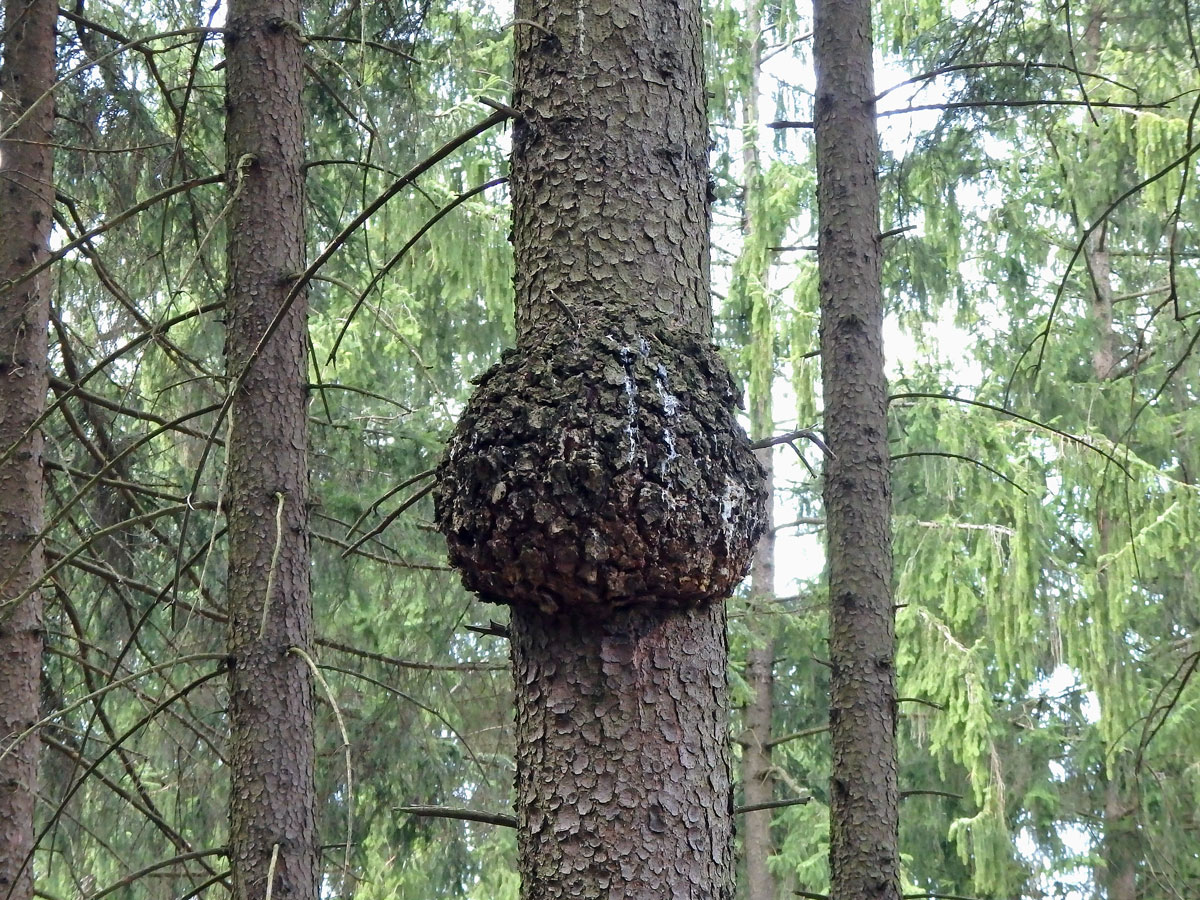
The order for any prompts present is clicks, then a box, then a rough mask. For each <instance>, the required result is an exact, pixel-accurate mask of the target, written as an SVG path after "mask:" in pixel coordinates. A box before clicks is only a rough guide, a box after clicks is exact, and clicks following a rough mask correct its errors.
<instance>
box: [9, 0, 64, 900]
mask: <svg viewBox="0 0 1200 900" xmlns="http://www.w3.org/2000/svg"><path fill="white" fill-rule="evenodd" d="M57 15H58V6H57V4H55V3H53V2H48V0H8V2H7V3H6V4H5V9H4V29H5V30H4V35H3V39H4V56H3V63H2V67H0V94H2V95H3V103H4V106H3V108H2V109H0V133H3V139H0V285H4V282H5V281H8V280H15V279H16V278H18V277H19V276H20V275H22V274H23V273H24V272H27V271H28V270H30V269H32V268H33V267H34V266H35V265H37V264H39V263H41V262H43V261H44V260H45V258H46V255H47V253H48V247H49V239H50V228H51V225H52V224H53V221H54V219H53V212H54V149H53V147H52V146H51V141H52V140H53V132H54V103H53V99H52V98H51V97H49V96H43V95H44V94H46V92H47V91H48V90H49V89H50V87H51V86H52V85H53V84H54V22H55V18H56V17H57ZM35 104H36V105H35ZM49 303H50V273H49V272H43V273H42V274H40V275H38V276H36V277H34V278H31V279H28V280H27V281H23V282H21V283H20V284H17V285H15V286H0V454H2V455H4V457H5V459H4V461H3V462H0V752H2V753H4V759H3V761H0V894H3V896H5V897H9V898H12V900H27V898H29V897H32V896H33V863H32V860H31V859H30V854H32V852H33V837H34V828H33V817H34V808H35V805H36V799H37V761H38V749H39V747H40V742H39V739H38V736H37V735H36V734H32V735H30V736H28V737H26V738H25V739H24V740H22V741H21V742H20V743H19V744H18V745H17V746H13V745H12V742H13V740H14V738H15V737H16V736H17V735H19V734H21V732H23V731H25V730H26V729H27V728H29V727H30V726H31V725H33V723H34V722H36V721H37V720H38V718H39V707H40V686H41V673H42V636H43V630H44V626H43V623H42V595H41V592H40V590H38V589H36V587H35V586H36V585H37V583H38V581H39V580H40V579H41V577H42V573H43V571H44V564H43V559H44V553H43V547H42V542H41V540H40V534H41V531H42V527H43V524H44V511H43V483H42V432H41V430H40V429H35V430H33V431H31V430H30V429H31V428H32V426H33V424H34V423H35V422H36V421H37V420H38V418H39V417H40V416H41V414H42V411H43V409H44V408H45V404H46V392H47V389H48V382H47V368H46V340H47V338H46V327H47V320H48V312H49Z"/></svg>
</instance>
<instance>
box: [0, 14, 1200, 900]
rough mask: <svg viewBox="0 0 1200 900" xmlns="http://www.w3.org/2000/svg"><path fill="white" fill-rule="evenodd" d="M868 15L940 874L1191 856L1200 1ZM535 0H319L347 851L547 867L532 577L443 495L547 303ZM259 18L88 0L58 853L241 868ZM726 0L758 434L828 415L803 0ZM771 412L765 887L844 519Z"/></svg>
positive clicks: (119, 888) (920, 814) (85, 878)
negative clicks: (240, 155) (492, 550)
mask: <svg viewBox="0 0 1200 900" xmlns="http://www.w3.org/2000/svg"><path fill="white" fill-rule="evenodd" d="M875 15H876V42H877V50H878V54H879V68H878V72H879V75H878V78H879V84H878V90H879V93H880V109H881V114H880V115H881V119H880V122H881V127H882V128H883V129H884V135H885V139H884V144H883V147H884V150H883V153H882V155H881V161H880V163H881V164H880V187H881V191H882V196H883V221H882V222H881V229H882V231H883V232H884V234H885V235H886V237H885V239H884V247H885V251H886V254H885V268H884V291H885V298H886V302H887V309H888V314H889V323H890V330H891V334H892V336H893V337H894V338H899V336H901V335H903V336H904V337H903V340H897V343H901V344H903V345H904V346H905V347H906V350H905V352H903V353H902V354H898V355H893V357H892V364H891V368H890V371H889V378H890V384H889V392H890V395H891V399H890V441H891V446H892V451H893V452H892V459H893V468H892V477H893V494H894V522H895V547H894V556H895V560H896V603H897V606H898V613H897V632H898V638H899V650H898V653H899V655H898V663H899V678H900V695H901V697H902V698H903V699H902V702H901V723H900V732H899V738H900V740H899V753H900V769H899V776H900V786H901V797H902V807H901V851H902V863H903V879H904V884H905V890H906V892H907V893H910V894H915V895H921V896H924V895H955V896H971V897H979V898H997V900H999V898H1018V897H1021V898H1025V897H1030V898H1033V897H1039V898H1047V900H1049V898H1061V900H1078V898H1086V897H1104V898H1108V900H1136V898H1147V900H1152V898H1179V900H1194V898H1195V897H1197V896H1200V813H1198V812H1197V811H1198V810H1200V745H1198V742H1197V741H1196V735H1198V734H1200V709H1198V702H1200V694H1198V692H1197V688H1196V684H1195V678H1194V673H1195V670H1196V667H1197V665H1198V663H1200V646H1198V645H1197V637H1196V633H1197V629H1198V628H1200V599H1198V593H1197V592H1198V589H1200V585H1198V584H1197V579H1198V578H1200V572H1198V571H1197V569H1198V567H1200V561H1198V557H1197V551H1196V549H1195V548H1196V547H1197V545H1198V544H1200V497H1198V495H1197V487H1196V486H1195V484H1194V482H1195V479H1196V477H1197V472H1198V469H1200V458H1198V454H1200V443H1198V442H1200V411H1198V410H1197V391H1198V390H1200V380H1198V379H1200V372H1198V370H1197V361H1196V357H1195V354H1194V350H1195V345H1196V342H1197V340H1198V339H1200V325H1198V319H1197V314H1198V313H1200V292H1198V290H1197V288H1198V285H1200V280H1198V272H1197V260H1198V258H1200V250H1198V249H1197V248H1198V247H1200V242H1198V241H1197V223H1198V216H1200V208H1198V204H1197V201H1196V197H1197V191H1196V189H1195V180H1196V177H1197V175H1198V174H1200V173H1198V172H1197V169H1196V161H1195V160H1196V155H1195V154H1196V152H1197V150H1200V143H1198V142H1197V141H1198V140H1200V138H1198V136H1197V135H1196V133H1195V132H1196V129H1195V122H1196V115H1197V111H1198V110H1200V49H1198V46H1197V44H1198V41H1200V35H1198V32H1200V12H1198V11H1197V10H1196V9H1194V8H1193V5H1192V4H1191V3H1189V2H1188V0H1170V2H1163V0H1154V2H1151V0H1089V2H1075V3H1069V4H1060V3H1057V2H1034V3H1026V2H1016V0H991V2H982V0H981V2H945V3H943V2H939V0H884V2H881V3H878V4H876V7H875ZM506 16H507V13H504V12H500V11H497V10H496V9H495V8H494V7H493V6H492V5H491V4H483V3H473V2H452V3H448V4H444V3H438V2H428V3H424V4H414V5H405V4H402V3H399V2H392V0H385V2H376V3H370V4H360V3H355V2H346V3H343V2H333V3H328V4H322V3H319V2H309V3H306V4H305V8H304V14H303V30H304V32H305V35H306V46H305V89H304V99H305V103H306V107H307V115H308V118H307V122H306V123H305V131H306V147H305V158H306V178H307V184H306V187H307V198H308V207H307V210H306V214H307V220H308V235H307V242H308V246H307V259H309V260H313V259H318V258H321V257H322V256H324V255H325V254H326V253H328V258H327V261H325V263H324V265H323V266H322V268H321V269H320V270H319V271H318V272H317V273H316V274H315V275H314V277H313V279H312V281H311V284H310V291H309V303H310V312H309V318H308V322H309V329H310V335H311V353H310V354H309V360H308V365H309V373H310V376H309V377H310V390H311V397H312V402H311V406H310V427H311V451H310V467H311V482H312V493H313V511H312V514H311V537H312V549H313V554H314V565H313V568H312V575H313V596H314V602H315V607H316V623H317V639H316V648H317V650H318V651H319V652H318V658H319V671H320V672H321V678H320V679H319V689H318V699H319V705H318V709H317V719H318V727H317V734H318V755H317V776H318V782H317V784H318V796H319V801H320V822H319V827H320V833H321V835H322V843H323V846H324V849H325V855H324V857H323V860H322V872H323V876H322V877H323V884H324V886H325V890H326V891H327V892H328V894H329V895H331V896H333V895H339V896H350V895H351V894H353V895H354V896H356V897H359V898H364V900H385V898H387V900H399V898H427V897H433V896H461V897H472V898H498V900H504V898H510V897H516V896H517V891H518V885H517V875H516V869H515V867H514V863H513V860H514V858H515V844H516V839H515V835H514V832H513V829H512V828H511V827H508V824H507V823H506V820H505V819H504V816H505V815H507V814H508V812H509V810H510V808H511V803H512V772H513V765H514V762H513V747H512V734H511V730H512V721H511V720H512V701H511V684H510V676H509V673H508V667H507V657H508V653H507V647H506V641H505V640H504V629H503V627H502V625H503V618H504V615H503V613H504V611H503V610H502V609H500V608H497V607H489V606H486V605H483V604H481V603H479V602H478V601H477V600H475V599H473V598H472V597H471V596H470V595H468V594H467V593H465V592H464V591H463V589H462V588H461V586H460V584H459V579H458V576H457V575H455V574H454V573H453V572H452V571H450V569H449V568H448V566H447V565H446V563H445V547H444V542H443V540H442V538H441V537H440V536H439V535H438V534H437V532H436V529H435V528H434V527H433V525H432V521H431V520H432V501H431V499H430V496H429V489H430V476H431V470H432V469H433V467H434V466H435V465H436V464H437V461H438V459H439V458H440V456H441V454H442V450H443V447H444V445H445V441H446V439H447V436H448V434H449V432H450V430H451V428H452V427H453V425H454V422H455V420H456V418H457V416H458V414H459V413H460V412H461V410H462V409H463V405H464V403H465V400H466V397H467V396H468V395H469V393H470V391H471V383H470V382H471V379H472V378H474V377H476V376H477V375H479V374H480V373H482V372H483V371H484V370H486V369H487V368H488V367H489V366H490V365H491V364H492V363H493V362H494V361H496V359H498V357H499V354H500V351H501V350H502V349H503V348H504V347H506V346H509V345H511V344H512V342H513V339H514V334H513V324H512V307H511V302H512V256H511V248H510V246H509V244H508V242H507V236H508V234H509V220H508V215H509V214H508V206H507V195H506V193H505V186H504V182H503V179H504V177H505V174H506V171H507V154H508V151H509V140H508V136H507V133H506V132H505V130H504V129H503V128H491V129H490V130H483V129H479V128H477V127H476V126H477V124H478V123H479V122H480V121H482V120H484V119H487V118H488V116H489V109H488V107H487V106H486V105H484V104H483V103H482V102H481V101H480V98H487V99H489V100H491V101H493V102H499V103H504V102H506V101H507V98H508V97H509V93H510V90H511V84H510V78H511V61H510V54H511V50H510V43H511V34H510V29H511V19H509V18H507V17H506ZM222 21H223V18H222V11H221V9H220V6H219V4H218V5H204V4H201V3H183V2H180V3H173V2H162V3H156V2H144V3H130V4H124V5H119V6H118V5H116V4H93V5H86V6H85V5H84V4H83V3H82V2H78V3H76V4H75V5H74V6H72V7H70V8H66V9H62V10H60V11H59V19H58V26H57V30H58V34H57V47H56V54H57V63H56V69H57V78H58V82H57V84H56V85H55V88H54V96H55V103H56V107H57V113H56V121H55V130H54V145H55V176H54V179H55V180H54V191H55V200H56V205H55V210H54V217H55V227H54V232H53V237H52V247H53V251H54V252H53V254H52V256H53V266H52V268H51V271H52V273H53V295H52V302H51V328H50V348H49V352H50V369H51V375H50V388H51V391H52V395H51V404H50V405H49V407H48V412H47V414H46V417H45V419H44V422H43V423H42V427H43V430H44V433H45V442H46V451H45V466H46V479H47V481H46V484H47V487H46V501H47V512H46V523H47V528H46V536H45V541H44V546H45V551H46V555H47V565H46V574H45V582H44V587H43V594H44V598H45V603H46V612H45V617H46V649H45V657H44V665H43V673H42V680H41V694H42V706H43V713H44V716H45V720H44V725H43V727H42V729H41V743H42V751H41V762H40V773H41V785H42V787H41V794H40V796H39V798H38V822H39V826H38V845H37V851H36V855H35V858H34V861H33V865H34V868H35V870H36V875H37V878H36V884H37V891H38V895H39V896H44V897H49V898H66V897H76V896H78V897H86V898H99V897H102V896H118V895H119V896H126V897H134V898H136V897H148V898H149V897H156V898H157V897H167V896H169V897H185V896H200V895H202V894H206V893H212V892H220V891H222V890H223V887H221V884H222V879H223V878H224V875H225V873H224V865H225V864H224V862H223V861H222V859H221V849H222V847H223V844H224V840H225V835H226V833H227V829H228V825H227V810H228V797H227V796H226V791H227V785H226V783H225V782H226V777H225V770H226V767H227V764H226V760H225V758H224V754H225V748H226V740H227V730H228V723H227V720H226V717H225V714H224V710H225V709H226V706H227V702H228V701H227V696H226V688H225V685H224V681H223V679H219V678H214V670H213V666H214V661H215V660H218V659H219V658H221V656H222V655H223V653H224V639H225V627H226V626H225V616H226V597H225V584H224V572H225V569H226V551H225V544H224V526H223V521H224V515H223V513H224V510H223V509H222V506H221V504H222V499H223V496H224V491H225V487H226V475H225V465H224V462H225V460H224V450H223V446H224V435H225V430H224V429H226V427H227V425H226V424H225V423H223V422H222V420H221V407H222V404H223V402H224V398H225V396H226V384H225V381H224V374H223V373H224V362H223V358H222V354H223V345H224V333H223V328H222V325H223V322H222V320H221V309H222V303H221V298H222V297H223V294H224V291H225V278H226V273H225V261H224V255H223V248H224V245H225V235H224V229H225V222H226V217H227V215H228V212H229V204H230V200H229V192H228V190H227V186H224V185H222V183H221V182H222V181H224V179H225V172H224V163H223V159H224V139H223V129H224V107H223V98H224V82H223V77H224V75H223V73H224V64H223V60H224V51H223V48H222V43H221V40H220V27H221V23H222ZM705 21H706V25H707V29H706V40H707V42H708V44H707V48H706V52H707V57H708V79H709V89H710V116H711V119H712V137H713V142H714V146H713V151H712V157H711V162H712V194H713V198H714V200H713V204H714V205H713V211H714V223H715V224H714V232H713V239H714V253H713V264H714V275H713V283H714V303H715V306H716V313H717V332H718V341H719V343H720V344H721V345H722V347H723V349H724V352H725V356H726V360H727V362H728V363H729V364H730V366H731V368H732V369H733V371H734V372H735V374H736V376H737V377H738V379H739V380H740V382H741V383H742V385H743V386H744V388H745V391H746V395H747V415H746V419H745V424H746V426H747V429H748V431H749V432H750V434H751V437H752V439H755V440H758V441H767V440H769V439H770V438H772V437H775V436H780V435H786V434H788V433H791V432H795V431H800V430H805V429H813V430H815V431H816V432H817V433H818V434H819V433H820V430H821V393H820V374H821V373H820V371H819V363H818V359H817V358H816V352H815V351H816V347H817V342H818V338H817V325H816V323H817V287H816V271H817V270H816V258H815V253H814V251H815V246H814V245H815V238H814V236H813V233H814V221H815V174H814V173H815V167H814V163H813V159H812V141H811V130H810V121H811V119H812V118H813V115H812V94H811V89H812V82H811V76H810V75H809V74H807V69H808V68H809V67H810V66H811V59H810V46H809V38H810V31H811V22H810V17H809V11H808V9H807V8H806V7H803V6H793V5H791V4H790V3H787V2H784V3H769V2H760V0H747V2H745V3H710V4H709V5H708V6H707V7H706V9H705ZM2 27H3V28H5V29H6V28H7V27H8V23H7V22H6V23H4V25H3V26H2ZM469 132H474V133H473V134H471V135H470V139H469V140H460V139H459V138H460V136H462V135H464V134H467V133H469ZM439 148H441V149H440V150H439ZM430 161H432V165H427V163H429V162H430ZM414 170H417V171H418V172H419V175H418V176H416V177H412V176H411V173H412V172H413V171H414ZM406 173H410V174H406ZM385 194H386V195H388V196H392V199H391V200H390V202H386V203H384V204H382V205H379V204H377V202H376V201H377V200H378V199H379V198H383V197H384V196H385ZM368 209H370V210H371V211H372V212H371V215H370V216H369V217H365V218H363V216H362V214H363V213H364V212H365V211H367V210H368ZM5 214H7V212H6V213H5ZM360 218H362V221H361V223H359V227H356V228H355V229H354V230H353V231H345V230H344V229H346V226H347V225H348V224H349V223H355V222H359V219H360ZM8 449H9V448H0V452H7V450H8ZM797 452H798V453H799V454H800V455H801V456H802V457H803V461H802V462H801V463H799V464H797V463H796V462H793V460H795V459H796V453H797ZM767 456H768V457H769V458H770V459H771V460H772V461H773V463H774V466H775V471H774V479H773V490H774V523H773V526H772V530H771V532H770V533H769V534H768V536H767V537H766V538H764V540H763V544H762V546H760V550H759V553H758V555H757V557H756V561H755V568H754V570H753V572H752V575H751V578H750V579H749V580H748V582H747V583H746V584H745V585H744V586H743V588H742V589H740V590H739V592H738V594H737V595H736V596H735V597H734V599H733V600H732V601H730V605H729V620H730V650H731V659H730V669H729V677H730V679H731V682H732V687H733V698H734V706H735V715H734V721H733V734H734V738H735V746H736V747H737V748H738V758H737V760H736V766H737V767H738V770H739V773H740V777H739V779H738V781H739V788H738V796H737V803H738V805H739V806H740V807H747V806H759V807H761V806H762V805H763V804H778V805H777V806H776V808H767V809H762V808H760V809H757V810H754V811H743V812H742V814H741V817H742V821H741V822H739V848H738V849H739V859H740V863H739V896H743V895H744V896H746V897H748V898H751V900H768V898H781V897H785V896H792V895H793V894H794V892H797V891H799V892H807V893H808V894H820V893H822V892H826V891H828V880H829V873H828V862H827V859H828V805H827V801H828V790H829V789H828V776H829V768H830V759H829V750H828V744H827V722H828V699H827V695H828V663H827V661H826V657H827V652H826V648H825V634H826V628H827V624H826V616H827V609H826V607H827V604H826V600H825V596H824V587H823V585H822V582H821V581H820V579H819V577H818V575H819V572H818V571H816V570H819V563H814V562H809V561H808V560H806V563H807V564H806V565H803V566H800V567H797V565H796V560H795V557H796V556H798V555H803V556H807V557H808V558H809V560H819V556H818V553H819V546H820V544H819V540H820V535H821V533H822V528H823V521H824V520H823V511H822V507H821V500H820V488H819V480H818V478H819V473H820V470H821V464H822V460H821V452H820V448H819V446H818V445H816V444H814V443H811V442H808V441H805V440H804V439H803V438H796V439H795V440H794V441H793V442H792V444H790V445H789V444H788V443H786V442H783V443H780V444H778V445H777V446H776V447H774V448H773V449H772V450H770V451H769V453H768V454H767ZM797 535H812V536H813V537H812V538H811V539H809V540H808V541H807V542H803V543H800V544H796V543H791V542H790V541H791V539H792V538H793V537H794V536H797ZM796 548H799V549H796ZM780 555H782V556H783V557H784V558H779V559H777V556H780ZM777 571H778V572H780V573H783V575H782V576H781V577H776V572H777ZM797 571H799V572H800V573H801V574H800V577H791V576H792V575H793V574H794V573H796V572H797ZM789 800H790V801H794V802H791V803H783V802H782V801H789ZM415 807H442V808H443V809H449V808H456V809H462V808H469V809H470V810H474V811H476V813H482V814H491V818H492V821H485V820H486V819H488V816H487V815H476V816H475V817H474V818H471V817H470V816H466V817H460V818H441V817H433V816H430V815H428V812H429V810H428V809H425V810H423V811H421V812H414V811H412V810H413V808H415ZM496 816H499V817H500V818H499V820H498V821H497V820H496Z"/></svg>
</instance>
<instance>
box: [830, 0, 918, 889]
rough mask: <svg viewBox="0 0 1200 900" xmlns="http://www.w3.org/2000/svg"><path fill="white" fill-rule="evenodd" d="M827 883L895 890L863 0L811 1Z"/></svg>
mask: <svg viewBox="0 0 1200 900" xmlns="http://www.w3.org/2000/svg"><path fill="white" fill-rule="evenodd" d="M814 41H815V43H814V59H815V63H816V72H817V92H816V105H815V113H814V122H815V127H816V143H817V178H818V182H817V185H818V186H817V196H818V204H819V207H820V212H819V222H818V228H819V237H818V241H819V248H820V249H819V273H820V282H821V286H820V291H821V369H822V377H823V379H824V399H825V433H826V440H827V442H828V444H829V449H830V450H831V454H830V458H829V459H828V460H826V463H825V510H826V518H827V521H828V548H829V549H828V553H829V601H830V628H829V654H830V660H831V662H832V672H831V676H830V679H831V694H832V697H831V702H830V726H831V738H832V744H833V773H832V778H831V785H830V829H831V834H830V849H829V856H830V869H831V876H832V884H831V891H830V893H831V895H832V896H833V897H836V898H837V900H897V898H898V897H899V896H900V882H899V858H898V847H897V840H898V837H897V832H898V826H897V822H898V809H897V807H898V792H897V783H896V681H895V614H894V610H893V607H892V547H891V508H890V507H891V485H890V475H889V468H888V466H889V461H888V445H887V385H886V381H885V379H884V373H883V303H882V296H881V287H880V244H879V188H878V183H877V179H876V157H877V142H878V137H877V134H876V131H875V102H874V99H873V98H874V94H875V91H874V87H873V81H874V78H873V74H872V64H871V18H870V2H869V0H816V4H815V16H814Z"/></svg>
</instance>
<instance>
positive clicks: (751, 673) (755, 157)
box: [741, 0, 777, 900]
mask: <svg viewBox="0 0 1200 900" xmlns="http://www.w3.org/2000/svg"><path fill="white" fill-rule="evenodd" d="M745 31H746V37H747V40H746V41H745V44H744V47H743V51H742V52H743V53H745V55H746V61H747V64H748V67H749V83H748V86H747V91H746V101H745V104H744V106H743V108H742V178H743V181H744V185H745V187H744V194H743V199H742V203H743V213H742V232H743V235H745V236H747V237H749V235H750V232H751V230H752V229H754V228H763V227H765V223H764V222H762V221H757V222H756V221H755V220H756V218H757V217H756V215H755V213H756V212H758V211H759V210H758V207H759V206H760V205H761V204H762V199H763V198H761V197H760V196H759V194H760V193H762V191H763V175H762V163H761V160H760V157H759V148H758V132H759V116H758V104H759V90H760V85H759V79H760V76H761V74H762V72H761V70H762V53H763V38H762V4H761V2H760V0H752V2H751V3H750V5H749V8H748V9H747V12H746V23H745ZM769 260H770V256H769V255H768V254H766V253H764V254H762V255H761V257H758V256H757V255H755V258H754V261H753V262H750V264H751V265H752V266H754V271H748V272H746V273H744V277H745V278H746V280H747V281H748V282H749V284H750V285H751V288H750V294H751V297H752V300H751V311H750V343H751V349H750V368H751V374H750V390H749V403H750V438H751V440H755V441H757V440H762V439H763V438H768V437H771V436H772V434H773V433H774V427H775V423H774V413H773V407H774V404H773V403H772V398H771V390H772V387H773V381H774V377H773V376H774V371H775V333H774V332H775V324H774V322H773V320H772V314H771V299H770V297H771V295H770V289H769V286H768V279H769V278H770V265H769ZM758 263H761V264H758ZM755 455H756V456H757V457H758V461H759V463H760V464H761V465H762V467H763V471H764V472H765V473H766V480H765V485H766V490H767V516H766V524H765V528H764V530H763V535H762V537H760V538H759V539H758V545H757V546H756V547H755V549H754V560H753V561H752V562H751V564H750V594H751V603H752V607H751V609H752V610H753V611H754V612H756V613H757V612H758V611H762V612H770V611H772V610H771V607H772V606H773V602H774V599H775V531H774V527H773V526H774V524H775V523H774V515H773V510H774V489H775V466H774V460H775V448H773V447H766V448H764V449H762V450H758V451H756V454H755ZM747 628H748V630H749V632H750V637H751V644H750V648H749V650H747V652H746V673H745V677H746V683H747V684H748V685H749V687H750V691H751V698H750V703H749V704H748V705H747V707H746V710H745V714H744V716H745V719H744V724H745V729H744V731H743V734H742V737H741V745H742V794H743V797H744V798H745V802H746V805H747V806H754V805H757V804H761V803H768V802H770V801H771V800H774V799H775V775H774V770H773V766H772V763H771V743H770V741H771V721H772V719H773V717H774V690H775V628H776V624H775V621H774V619H773V618H772V617H770V616H763V617H760V616H758V615H751V617H750V621H749V622H748V623H747ZM774 817H775V811H774V810H771V809H761V810H753V811H751V812H747V813H746V814H745V815H744V817H743V820H742V835H741V837H742V850H743V856H744V857H745V861H746V898H747V900H776V891H777V887H776V884H775V877H774V876H773V875H772V874H771V870H770V868H769V867H768V860H769V859H770V858H771V854H772V852H773V849H774V845H773V843H772V841H771V820H772V819H773V818H774Z"/></svg>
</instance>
